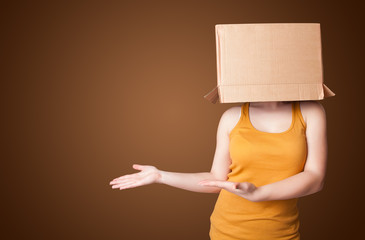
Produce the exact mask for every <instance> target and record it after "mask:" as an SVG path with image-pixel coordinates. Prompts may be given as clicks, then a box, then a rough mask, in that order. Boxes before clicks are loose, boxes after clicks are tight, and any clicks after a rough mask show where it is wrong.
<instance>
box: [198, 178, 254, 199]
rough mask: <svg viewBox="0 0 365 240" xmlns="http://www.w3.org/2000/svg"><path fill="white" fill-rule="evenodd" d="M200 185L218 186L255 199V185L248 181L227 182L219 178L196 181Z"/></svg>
mask: <svg viewBox="0 0 365 240" xmlns="http://www.w3.org/2000/svg"><path fill="white" fill-rule="evenodd" d="M198 184H199V185H202V186H210V187H218V188H222V189H225V190H227V191H229V192H231V193H234V194H236V195H238V196H240V197H243V198H246V199H247V200H250V201H253V202H256V201H257V189H258V188H257V187H256V186H255V185H254V184H252V183H250V182H229V181H219V180H215V181H213V180H203V181H200V182H199V183H198Z"/></svg>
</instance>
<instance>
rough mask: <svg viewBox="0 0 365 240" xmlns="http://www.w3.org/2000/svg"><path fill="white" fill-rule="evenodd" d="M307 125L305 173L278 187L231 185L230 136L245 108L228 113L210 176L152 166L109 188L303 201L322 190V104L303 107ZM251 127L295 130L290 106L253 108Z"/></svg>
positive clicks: (255, 105)
mask: <svg viewBox="0 0 365 240" xmlns="http://www.w3.org/2000/svg"><path fill="white" fill-rule="evenodd" d="M300 108H301V112H302V116H303V119H304V121H305V123H306V125H307V130H306V138H307V147H308V154H307V160H306V164H305V166H304V170H303V171H302V172H300V173H298V174H295V175H293V176H291V177H288V178H286V179H283V180H281V181H278V182H274V183H271V184H267V185H263V186H260V187H256V186H255V185H254V184H252V183H250V182H230V181H227V175H228V173H229V172H230V169H229V165H230V163H231V159H230V156H229V150H228V149H229V148H228V146H229V133H230V132H231V130H232V129H233V128H234V126H235V125H236V124H237V122H238V120H239V118H240V111H241V106H235V107H231V108H229V109H227V110H226V111H225V112H224V113H223V114H222V116H221V119H220V121H219V125H218V130H217V144H216V150H215V154H214V158H213V163H212V167H211V170H210V172H200V173H177V172H168V171H162V170H160V169H157V168H156V167H155V166H151V165H140V164H133V168H134V169H136V170H139V171H140V172H138V173H133V174H127V175H124V176H121V177H118V178H115V179H113V180H112V181H111V182H110V185H112V188H113V189H120V190H122V189H128V188H135V187H139V186H144V185H148V184H152V183H160V184H166V185H169V186H172V187H176V188H181V189H184V190H188V191H194V192H204V193H219V192H220V191H221V189H225V190H227V191H230V192H232V193H234V194H236V195H238V196H241V197H243V198H246V199H248V200H250V201H253V202H260V201H269V200H285V199H292V198H298V197H303V196H306V195H310V194H313V193H316V192H319V191H321V190H322V189H323V185H324V179H325V174H326V165H327V132H326V113H325V110H324V108H323V106H322V105H321V104H320V103H319V102H318V101H302V102H301V104H300ZM249 115H250V121H251V123H252V125H253V126H254V127H255V128H256V129H257V130H259V131H263V132H283V131H285V130H287V129H288V128H289V126H290V124H291V120H292V119H291V103H290V102H252V103H250V108H249Z"/></svg>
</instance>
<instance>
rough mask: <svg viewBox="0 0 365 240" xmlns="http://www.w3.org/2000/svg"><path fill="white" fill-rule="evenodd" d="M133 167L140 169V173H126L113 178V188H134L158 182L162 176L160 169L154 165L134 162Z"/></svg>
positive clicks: (111, 183)
mask: <svg viewBox="0 0 365 240" xmlns="http://www.w3.org/2000/svg"><path fill="white" fill-rule="evenodd" d="M133 168H134V169H137V170H140V172H139V173H133V174H128V175H124V176H121V177H118V178H115V179H113V180H112V181H111V182H110V185H112V188H119V189H120V190H122V189H126V188H134V187H139V186H143V185H148V184H152V183H157V182H158V180H159V179H160V178H161V174H160V172H159V170H158V169H157V168H156V167H154V166H149V165H139V164H133Z"/></svg>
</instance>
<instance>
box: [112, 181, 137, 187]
mask: <svg viewBox="0 0 365 240" xmlns="http://www.w3.org/2000/svg"><path fill="white" fill-rule="evenodd" d="M135 183H137V182H136V181H132V182H131V181H128V182H124V183H121V184H116V185H113V186H112V188H120V187H124V186H128V185H131V184H135Z"/></svg>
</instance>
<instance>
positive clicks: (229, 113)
mask: <svg viewBox="0 0 365 240" xmlns="http://www.w3.org/2000/svg"><path fill="white" fill-rule="evenodd" d="M241 109H242V104H241V105H237V106H233V107H230V108H228V109H227V110H226V111H224V112H223V114H222V117H221V124H222V125H223V126H224V128H225V131H227V133H229V132H231V130H232V129H233V128H234V127H235V126H236V124H237V123H238V121H239V119H240V117H241Z"/></svg>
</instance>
